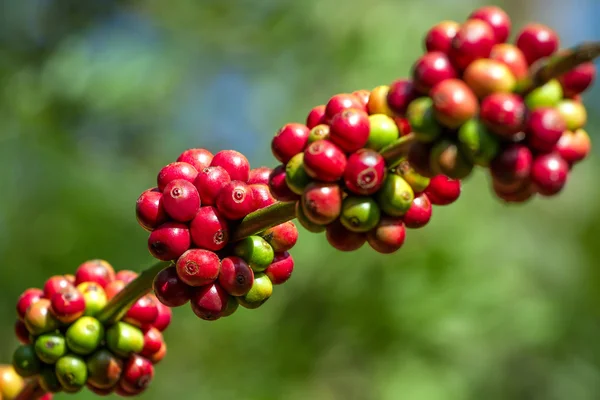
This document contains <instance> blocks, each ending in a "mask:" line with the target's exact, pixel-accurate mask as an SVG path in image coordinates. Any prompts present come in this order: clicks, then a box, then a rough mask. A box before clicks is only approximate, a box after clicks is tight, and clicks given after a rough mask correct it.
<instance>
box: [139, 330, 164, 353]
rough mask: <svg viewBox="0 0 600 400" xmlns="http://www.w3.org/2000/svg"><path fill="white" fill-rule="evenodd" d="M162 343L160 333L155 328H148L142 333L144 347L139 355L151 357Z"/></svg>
mask: <svg viewBox="0 0 600 400" xmlns="http://www.w3.org/2000/svg"><path fill="white" fill-rule="evenodd" d="M163 343H164V340H163V335H162V333H161V332H160V331H159V330H158V329H156V328H149V329H148V330H147V331H146V332H145V333H144V348H143V349H142V351H141V353H140V354H141V355H142V356H144V357H147V358H150V357H152V355H153V354H155V353H157V352H158V351H159V350H160V349H161V347H162V345H163Z"/></svg>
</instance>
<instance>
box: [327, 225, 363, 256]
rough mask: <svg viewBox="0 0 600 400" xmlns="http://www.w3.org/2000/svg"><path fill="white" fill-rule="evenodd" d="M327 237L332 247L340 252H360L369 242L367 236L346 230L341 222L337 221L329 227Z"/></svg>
mask: <svg viewBox="0 0 600 400" xmlns="http://www.w3.org/2000/svg"><path fill="white" fill-rule="evenodd" d="M325 237H326V238H327V242H328V243H329V244H330V245H331V247H333V248H334V249H336V250H339V251H355V250H358V249H360V248H361V247H362V246H363V245H364V244H365V242H366V241H367V235H366V234H365V233H361V232H352V231H350V230H348V229H346V227H344V225H342V223H341V222H340V220H335V221H334V222H332V223H330V224H329V225H327V228H326V229H325Z"/></svg>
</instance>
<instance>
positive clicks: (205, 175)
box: [194, 166, 231, 206]
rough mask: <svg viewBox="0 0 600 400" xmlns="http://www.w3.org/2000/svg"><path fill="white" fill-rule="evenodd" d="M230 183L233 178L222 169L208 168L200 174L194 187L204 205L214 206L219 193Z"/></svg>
mask: <svg viewBox="0 0 600 400" xmlns="http://www.w3.org/2000/svg"><path fill="white" fill-rule="evenodd" d="M229 182H231V177H230V176H229V173H227V171H225V168H222V167H217V166H215V167H207V168H204V169H203V170H201V171H200V172H198V176H197V177H196V180H195V181H194V186H196V189H197V190H198V194H199V195H200V202H201V203H202V205H205V206H212V205H214V204H215V201H216V200H217V196H218V195H219V192H220V191H221V189H223V186H225V185H227V184H228V183H229Z"/></svg>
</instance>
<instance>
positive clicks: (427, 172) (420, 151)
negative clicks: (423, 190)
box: [408, 142, 435, 178]
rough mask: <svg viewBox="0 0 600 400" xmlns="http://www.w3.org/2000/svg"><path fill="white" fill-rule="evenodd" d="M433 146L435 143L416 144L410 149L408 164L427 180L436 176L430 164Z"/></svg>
mask: <svg viewBox="0 0 600 400" xmlns="http://www.w3.org/2000/svg"><path fill="white" fill-rule="evenodd" d="M433 145H434V143H423V142H416V143H413V144H412V145H411V146H410V148H409V149H408V162H409V163H410V165H411V166H412V167H413V169H414V170H415V172H416V173H417V174H419V175H422V176H425V177H427V178H431V177H433V176H434V175H435V174H434V173H433V171H432V170H431V163H430V160H431V152H432V150H433Z"/></svg>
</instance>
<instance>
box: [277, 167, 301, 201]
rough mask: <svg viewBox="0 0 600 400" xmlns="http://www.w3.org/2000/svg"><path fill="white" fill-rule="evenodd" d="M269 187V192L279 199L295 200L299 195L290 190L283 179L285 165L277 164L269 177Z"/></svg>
mask: <svg viewBox="0 0 600 400" xmlns="http://www.w3.org/2000/svg"><path fill="white" fill-rule="evenodd" d="M269 189H270V190H271V194H272V195H273V197H275V198H276V199H277V200H279V201H295V200H298V199H299V198H300V196H299V195H297V194H296V193H294V192H292V191H291V189H290V188H289V187H288V185H287V183H286V180H285V165H278V166H277V167H275V168H274V169H273V172H271V176H270V177H269Z"/></svg>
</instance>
